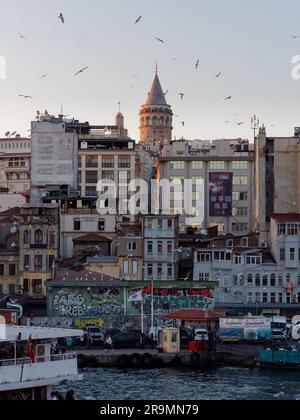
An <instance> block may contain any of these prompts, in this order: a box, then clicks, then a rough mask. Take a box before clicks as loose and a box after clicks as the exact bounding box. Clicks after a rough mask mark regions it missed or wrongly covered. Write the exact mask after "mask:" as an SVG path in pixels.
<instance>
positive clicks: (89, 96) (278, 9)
mask: <svg viewBox="0 0 300 420" xmlns="http://www.w3.org/2000/svg"><path fill="white" fill-rule="evenodd" d="M60 12H62V13H63V15H64V16H65V20H66V21H65V24H64V25H63V24H62V23H61V22H60V21H59V19H58V15H59V13H60ZM139 15H142V16H143V18H142V21H141V22H140V23H139V24H137V25H135V24H134V21H135V19H136V18H138V17H139ZM299 16H300V2H299V0H286V1H284V2H283V1H282V0H252V1H244V0H226V1H225V0H214V1H211V0H186V1H179V0H152V1H149V0H148V1H145V0H114V1H111V0H110V1H109V0H85V1H84V0H51V1H50V2H43V1H40V0H27V1H24V0H9V1H7V0H0V55H2V56H4V57H5V59H6V63H7V79H6V80H0V136H3V135H4V133H5V132H6V131H9V130H10V131H14V130H17V131H19V132H20V133H21V134H23V135H28V134H29V133H28V132H26V130H28V129H29V128H30V121H31V120H32V119H34V117H35V115H36V111H37V110H40V111H44V110H45V109H47V110H48V111H49V112H50V113H51V114H58V113H59V111H60V107H61V105H63V106H64V113H65V114H71V116H74V117H75V118H76V119H80V120H81V121H89V122H90V123H98V124H110V123H113V121H114V116H115V114H116V112H117V111H118V102H119V101H121V104H122V112H123V113H124V115H125V123H126V127H127V128H128V129H129V133H130V135H131V136H132V137H133V138H135V139H137V140H138V139H139V135H138V126H139V115H138V114H139V109H140V105H141V104H143V103H145V101H146V98H147V92H148V90H149V89H150V86H151V83H152V80H153V77H154V68H155V61H156V60H158V63H159V76H160V80H161V83H162V86H163V89H164V90H168V91H169V94H168V96H167V101H168V103H169V104H171V105H172V107H173V111H174V114H176V115H179V116H178V117H175V118H174V136H176V137H177V138H179V137H181V136H184V137H185V138H188V139H194V138H202V139H208V138H209V139H213V138H223V137H224V138H226V137H227V138H236V137H244V138H252V132H251V130H250V118H251V115H252V114H254V113H255V114H257V115H258V116H259V117H260V119H261V121H262V122H264V123H265V125H266V126H267V127H268V134H270V135H278V136H281V135H282V136H287V135H291V134H292V133H293V127H294V126H298V125H299V126H300V112H299V111H300V106H299V92H300V80H299V81H295V80H293V79H292V77H291V69H292V65H291V60H292V57H293V56H295V55H299V54H300V37H299V38H297V39H293V38H292V37H291V35H299V36H300V28H299ZM18 32H20V33H22V34H23V35H24V36H25V37H26V40H23V39H21V38H20V37H19V35H18ZM155 37H159V38H162V39H163V40H164V41H165V44H161V43H159V42H158V41H156V40H155ZM198 58H199V60H200V65H199V68H198V70H197V71H196V70H195V63H196V61H197V59H198ZM86 66H89V69H88V70H87V71H86V72H85V73H84V74H82V75H79V76H78V77H77V78H74V77H73V75H74V73H75V72H76V71H77V70H79V69H81V68H83V67H86ZM219 72H222V75H221V77H220V78H216V77H215V74H217V73H219ZM46 73H50V74H51V76H50V77H48V78H46V79H45V80H44V81H41V80H40V79H41V75H43V74H46ZM134 76H138V78H136V77H134ZM179 92H184V93H185V97H184V100H183V101H181V99H180V97H179V96H178V93H179ZM19 94H25V95H31V96H33V99H32V100H24V99H22V98H19V97H18V95H19ZM227 96H232V100H230V101H227V102H225V101H224V98H225V97H227ZM227 120H228V121H230V123H229V124H226V123H225V121H227ZM181 121H185V127H183V126H182V125H181ZM243 121H245V122H246V124H245V125H244V126H238V125H237V124H236V123H238V122H243ZM273 124H274V127H271V126H272V125H273Z"/></svg>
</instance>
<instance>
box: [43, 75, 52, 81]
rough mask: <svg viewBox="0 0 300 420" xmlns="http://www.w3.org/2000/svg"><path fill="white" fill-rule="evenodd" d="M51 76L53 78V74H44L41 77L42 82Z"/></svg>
mask: <svg viewBox="0 0 300 420" xmlns="http://www.w3.org/2000/svg"><path fill="white" fill-rule="evenodd" d="M49 76H51V74H49V73H47V74H43V75H42V76H41V81H43V80H44V79H46V77H49Z"/></svg>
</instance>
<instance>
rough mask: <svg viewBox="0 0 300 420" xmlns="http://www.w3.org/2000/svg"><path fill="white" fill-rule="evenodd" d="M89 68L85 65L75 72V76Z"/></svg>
mask: <svg viewBox="0 0 300 420" xmlns="http://www.w3.org/2000/svg"><path fill="white" fill-rule="evenodd" d="M87 69H88V67H84V68H83V69H81V70H79V71H78V72H77V73H75V74H74V77H76V76H78V75H79V74H80V73H83V72H84V71H85V70H87Z"/></svg>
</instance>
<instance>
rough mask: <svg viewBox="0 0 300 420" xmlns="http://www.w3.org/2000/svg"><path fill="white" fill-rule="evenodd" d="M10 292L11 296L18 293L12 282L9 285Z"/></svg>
mask: <svg viewBox="0 0 300 420" xmlns="http://www.w3.org/2000/svg"><path fill="white" fill-rule="evenodd" d="M8 293H9V295H10V296H14V295H15V293H16V286H15V285H14V284H10V285H9V286H8Z"/></svg>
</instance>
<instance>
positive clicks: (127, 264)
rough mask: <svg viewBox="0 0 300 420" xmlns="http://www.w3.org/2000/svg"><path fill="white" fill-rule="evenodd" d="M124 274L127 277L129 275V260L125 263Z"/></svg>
mask: <svg viewBox="0 0 300 420" xmlns="http://www.w3.org/2000/svg"><path fill="white" fill-rule="evenodd" d="M123 274H124V275H125V276H127V275H128V274H129V261H128V260H124V261H123Z"/></svg>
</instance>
